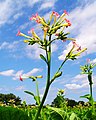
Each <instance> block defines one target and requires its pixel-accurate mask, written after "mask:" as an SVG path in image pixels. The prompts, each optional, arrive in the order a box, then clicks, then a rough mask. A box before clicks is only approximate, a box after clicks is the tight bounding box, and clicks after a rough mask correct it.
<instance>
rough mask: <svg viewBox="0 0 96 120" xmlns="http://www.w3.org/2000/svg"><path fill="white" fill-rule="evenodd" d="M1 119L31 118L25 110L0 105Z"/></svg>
mask: <svg viewBox="0 0 96 120" xmlns="http://www.w3.org/2000/svg"><path fill="white" fill-rule="evenodd" d="M0 120H31V119H30V117H28V115H27V113H26V112H24V111H23V110H20V109H18V108H13V107H0Z"/></svg>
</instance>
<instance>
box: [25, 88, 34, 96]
mask: <svg viewBox="0 0 96 120" xmlns="http://www.w3.org/2000/svg"><path fill="white" fill-rule="evenodd" d="M24 92H25V93H27V94H29V95H32V96H33V97H34V96H35V95H34V93H32V92H30V91H27V90H25V91H24Z"/></svg>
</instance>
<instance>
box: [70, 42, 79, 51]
mask: <svg viewBox="0 0 96 120" xmlns="http://www.w3.org/2000/svg"><path fill="white" fill-rule="evenodd" d="M72 43H73V46H74V48H77V49H76V50H77V51H81V46H79V45H78V44H77V43H76V42H75V41H72Z"/></svg>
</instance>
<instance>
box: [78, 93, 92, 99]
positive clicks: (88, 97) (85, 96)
mask: <svg viewBox="0 0 96 120" xmlns="http://www.w3.org/2000/svg"><path fill="white" fill-rule="evenodd" d="M80 98H87V99H88V100H91V95H90V94H86V95H84V96H80Z"/></svg>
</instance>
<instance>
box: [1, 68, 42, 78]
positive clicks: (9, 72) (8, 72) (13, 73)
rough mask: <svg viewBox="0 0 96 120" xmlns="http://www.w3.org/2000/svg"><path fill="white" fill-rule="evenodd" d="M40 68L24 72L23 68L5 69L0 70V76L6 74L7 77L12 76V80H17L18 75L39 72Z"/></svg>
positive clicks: (29, 74)
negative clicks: (16, 69)
mask: <svg viewBox="0 0 96 120" xmlns="http://www.w3.org/2000/svg"><path fill="white" fill-rule="evenodd" d="M41 71H42V69H40V68H34V69H33V70H31V71H29V72H27V73H24V71H23V70H19V71H15V70H11V69H10V70H6V71H1V72H0V76H8V77H12V79H13V80H17V79H19V77H20V75H26V76H31V75H34V74H36V73H37V72H41Z"/></svg>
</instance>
